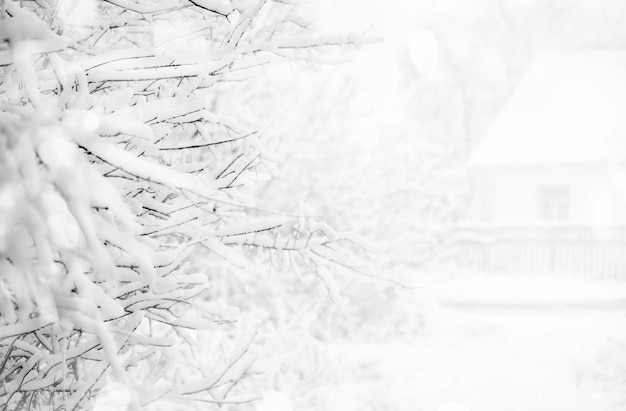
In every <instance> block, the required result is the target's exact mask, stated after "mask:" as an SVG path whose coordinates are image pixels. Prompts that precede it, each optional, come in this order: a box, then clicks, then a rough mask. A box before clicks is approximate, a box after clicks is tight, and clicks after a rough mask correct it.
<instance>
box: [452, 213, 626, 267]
mask: <svg viewBox="0 0 626 411" xmlns="http://www.w3.org/2000/svg"><path fill="white" fill-rule="evenodd" d="M447 235H448V236H449V237H448V238H452V239H454V240H453V241H450V246H449V252H448V253H447V254H448V255H449V256H450V258H451V259H452V260H453V261H454V262H455V263H456V264H458V265H461V266H463V267H466V268H469V269H472V270H478V271H482V272H485V273H498V274H508V275H542V276H552V275H554V276H573V277H590V278H605V279H610V278H621V279H626V225H624V226H610V227H592V226H584V225H571V224H569V225H564V224H558V225H557V224H549V225H548V224H546V225H535V226H521V225H517V226H513V225H509V226H485V225H482V226H478V225H462V226H460V225H459V226H455V227H453V228H452V229H451V231H448V234H447Z"/></svg>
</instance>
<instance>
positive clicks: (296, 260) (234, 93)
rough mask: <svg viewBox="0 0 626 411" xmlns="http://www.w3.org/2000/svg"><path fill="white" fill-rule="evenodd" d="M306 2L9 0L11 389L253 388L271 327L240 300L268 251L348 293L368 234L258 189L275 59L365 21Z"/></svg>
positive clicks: (0, 240)
mask: <svg viewBox="0 0 626 411" xmlns="http://www.w3.org/2000/svg"><path fill="white" fill-rule="evenodd" d="M297 3H300V2H299V1H296V0H293V1H291V0H283V1H267V0H258V1H257V0H237V1H235V0H231V1H227V0H195V1H191V0H190V1H183V0H164V1H160V2H139V1H137V2H135V1H128V0H106V1H100V2H74V3H72V2H59V3H58V4H57V3H55V2H53V1H44V0H41V1H36V2H28V3H21V2H20V3H19V5H18V3H15V2H11V1H7V2H5V3H4V4H3V7H2V17H1V18H2V21H1V24H0V40H2V42H3V43H2V45H3V48H2V55H0V65H1V70H2V85H1V86H2V88H1V89H0V105H1V112H0V198H1V199H2V200H1V201H0V266H1V267H0V382H1V384H0V402H1V403H3V404H5V407H4V408H5V409H33V408H40V407H44V406H48V407H49V408H50V409H64V410H75V409H79V408H83V407H85V406H86V405H88V404H94V398H95V404H96V405H98V404H99V403H100V402H101V401H104V400H103V399H106V397H107V391H110V390H111V389H114V388H115V387H117V389H119V390H122V391H121V392H123V393H124V395H125V398H126V400H125V401H126V402H127V403H129V404H130V406H131V407H132V408H133V409H139V408H140V407H148V408H152V409H161V408H160V407H165V408H164V409H170V408H169V407H171V404H172V403H175V404H177V407H179V408H190V409H193V408H203V409H206V407H207V405H209V406H210V405H211V404H213V406H215V407H219V406H222V405H225V406H227V405H228V404H230V405H234V404H239V405H240V406H242V407H245V405H244V404H248V403H250V402H252V401H254V400H255V399H258V398H259V393H258V392H257V391H258V386H259V383H258V379H259V378H261V377H260V376H261V375H263V374H264V371H265V370H264V368H263V366H257V365H255V358H256V357H257V356H261V355H262V354H261V352H262V342H263V339H264V338H265V337H266V336H265V337H263V338H261V337H258V336H257V337H254V334H255V333H254V332H253V331H254V330H246V329H245V326H238V325H237V324H236V323H235V322H234V321H235V319H236V318H237V317H236V314H237V310H236V309H234V308H231V307H229V305H231V304H233V303H237V302H242V301H245V300H246V295H245V294H243V293H245V292H246V290H245V288H244V287H242V284H243V283H245V282H246V281H249V283H248V284H247V285H248V286H252V287H254V286H255V278H254V276H253V275H254V274H256V273H258V267H257V266H256V265H255V264H257V263H259V262H263V263H265V262H267V260H268V259H269V260H271V261H276V259H282V260H284V261H286V262H287V263H288V264H289V265H291V266H294V267H300V269H301V270H304V271H305V274H307V273H308V274H311V275H312V276H311V277H313V278H317V279H319V280H321V281H320V282H319V284H322V285H323V287H324V288H325V289H327V290H328V294H329V295H330V296H331V298H332V299H333V300H334V301H335V302H336V303H338V304H339V303H340V297H339V295H338V291H337V288H336V285H335V283H334V279H333V272H334V270H336V269H342V268H352V269H354V268H357V269H358V267H359V266H360V265H361V263H360V262H359V260H358V259H356V258H355V257H354V254H353V253H352V252H351V250H354V247H353V246H352V245H353V244H354V241H353V238H352V237H351V236H350V235H347V234H341V233H337V232H335V231H334V230H333V229H332V228H331V227H330V226H328V225H327V224H325V223H324V222H321V221H317V220H316V219H315V218H311V217H308V216H307V215H305V214H302V213H294V214H286V213H284V212H281V210H278V211H276V210H270V209H266V208H261V207H258V206H257V205H256V204H255V201H254V185H255V183H256V182H257V181H259V180H262V179H263V178H267V177H268V176H270V175H271V174H272V173H274V172H275V170H276V163H277V161H278V158H277V157H276V156H275V155H273V154H272V151H271V147H272V146H273V145H274V144H275V142H274V141H273V140H272V137H271V135H270V133H268V132H266V130H264V129H263V128H259V127H258V125H257V124H258V123H255V120H256V118H255V117H256V114H255V113H253V112H250V111H248V107H249V102H250V101H251V100H253V99H257V98H258V96H260V95H263V90H265V89H264V87H265V86H264V84H263V81H262V75H261V73H262V72H263V70H267V69H268V67H271V66H272V64H274V63H275V62H276V61H277V60H279V59H288V60H294V61H314V60H316V59H318V57H319V58H322V57H323V56H324V55H326V54H327V53H328V52H329V51H330V52H332V51H333V50H336V49H340V48H342V47H347V46H350V45H354V44H357V43H358V41H359V39H358V38H357V37H354V36H345V35H344V36H326V37H324V36H319V35H317V34H315V33H314V32H312V31H311V30H310V29H308V28H307V27H308V23H307V22H306V21H305V20H303V19H302V18H300V17H298V15H297V13H296V12H295V11H293V10H292V9H293V8H294V6H295V5H297ZM296 11H297V9H296ZM81 16H88V19H87V20H83V21H80V19H79V17H81ZM255 255H257V257H255ZM238 275H239V276H242V277H240V278H245V280H241V279H239V280H238V278H236V276H238ZM246 275H247V276H246ZM233 277H235V278H233ZM211 281H212V282H211ZM303 283H304V284H305V286H310V284H311V280H309V279H308V278H307V277H305V280H303ZM238 293H240V294H238ZM248 303H250V302H249V301H248ZM244 324H245V321H244ZM257 331H258V330H257ZM249 334H252V335H249ZM199 338H202V345H198V339H199ZM116 384H117V385H116ZM246 384H247V385H246ZM244 385H246V386H245V387H244ZM112 387H113V388H112ZM126 387H127V388H126ZM103 389H104V391H103ZM99 393H100V394H101V395H100V396H98V394H99ZM116 395H117V396H118V397H119V395H120V393H119V392H118V393H117V394H116ZM163 404H164V405H163ZM168 404H169V405H168ZM177 409H178V408H177Z"/></svg>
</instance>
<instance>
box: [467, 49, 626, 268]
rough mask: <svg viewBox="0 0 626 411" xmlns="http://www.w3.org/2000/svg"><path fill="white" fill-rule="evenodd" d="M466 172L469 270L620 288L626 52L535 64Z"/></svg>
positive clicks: (625, 212) (625, 245) (625, 244)
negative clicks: (597, 281) (572, 278)
mask: <svg viewBox="0 0 626 411" xmlns="http://www.w3.org/2000/svg"><path fill="white" fill-rule="evenodd" d="M470 166H471V168H470V170H471V171H470V172H471V176H472V181H473V195H472V201H471V203H470V205H469V210H468V213H467V217H468V218H467V221H468V228H472V230H473V231H477V232H480V233H481V234H483V236H482V238H484V239H485V241H484V242H482V244H473V245H472V244H466V245H465V249H464V251H463V254H464V255H465V257H463V258H464V259H466V261H465V262H466V263H468V264H473V265H475V266H476V268H479V269H486V270H494V271H498V272H519V273H540V274H572V275H584V276H593V277H624V278H626V52H623V51H589V52H575V53H567V54H546V55H540V56H538V57H537V58H536V60H535V61H534V63H533V64H532V65H531V66H530V68H529V69H528V71H527V73H526V75H525V76H524V78H523V79H522V81H521V82H520V84H519V85H518V87H517V89H516V90H515V91H514V93H513V94H512V96H511V97H510V99H509V101H508V102H507V104H506V105H505V107H504V108H503V109H502V111H501V113H500V114H499V115H498V116H497V118H496V119H495V121H494V122H493V124H492V126H491V128H490V129H489V131H488V132H487V134H486V135H485V136H484V138H483V140H482V141H481V142H480V144H479V145H478V146H477V147H476V149H475V151H474V153H473V155H472V157H471V160H470Z"/></svg>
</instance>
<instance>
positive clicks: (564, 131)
mask: <svg viewBox="0 0 626 411" xmlns="http://www.w3.org/2000/svg"><path fill="white" fill-rule="evenodd" d="M616 161H617V162H623V161H626V52H625V51H589V52H573V53H562V54H543V55H539V56H538V57H537V58H536V59H535V61H534V62H533V63H532V64H531V66H530V68H529V70H528V72H527V73H526V75H525V76H524V78H523V80H522V81H521V83H520V84H519V85H518V87H517V89H516V90H515V91H514V92H513V95H512V96H511V98H510V99H509V101H508V102H507V104H506V105H505V107H504V108H503V109H502V111H501V112H500V114H499V115H498V116H497V118H496V119H495V121H494V122H493V124H492V126H491V127H490V129H489V130H488V132H487V134H486V135H485V137H484V138H483V140H482V141H481V143H480V144H479V145H478V147H477V148H476V150H475V151H474V153H473V155H472V158H471V160H470V162H471V164H473V165H479V166H504V165H542V164H543V165H546V164H580V163H598V162H616Z"/></svg>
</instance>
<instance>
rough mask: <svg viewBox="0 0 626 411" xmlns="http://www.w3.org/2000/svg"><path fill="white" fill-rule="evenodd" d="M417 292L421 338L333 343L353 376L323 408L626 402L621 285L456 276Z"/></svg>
mask: <svg viewBox="0 0 626 411" xmlns="http://www.w3.org/2000/svg"><path fill="white" fill-rule="evenodd" d="M421 292H422V294H423V296H424V298H429V299H431V301H432V303H431V304H429V307H430V308H429V309H428V310H427V313H426V315H425V327H424V329H423V330H422V332H421V333H420V334H419V335H416V336H413V337H410V338H402V339H401V338H396V339H393V340H389V341H385V342H380V341H379V342H362V341H361V342H352V343H348V344H345V345H342V346H341V347H334V350H336V351H335V352H334V356H335V358H336V359H337V361H339V362H341V364H342V366H343V365H351V366H353V367H357V364H358V367H360V368H359V370H361V371H360V372H359V373H358V374H357V378H358V379H361V381H360V383H358V384H355V382H354V381H351V382H350V383H348V382H345V383H341V382H339V383H336V384H334V386H333V392H334V393H335V394H334V396H333V398H334V401H333V402H332V403H329V404H328V407H327V408H326V409H337V410H339V409H341V410H350V409H355V410H356V409H359V410H364V409H371V410H424V411H583V410H584V411H623V410H625V409H626V304H622V303H623V302H624V301H626V282H622V283H607V282H588V281H587V282H583V281H570V280H566V279H560V280H559V279H538V278H535V279H532V280H521V279H512V278H509V279H503V278H493V277H492V278H488V277H474V278H472V279H467V278H460V277H454V278H448V279H447V280H445V281H444V282H435V281H433V282H431V283H430V284H429V285H428V286H426V287H425V288H423V289H422V290H421ZM355 397H356V398H357V399H355Z"/></svg>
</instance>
